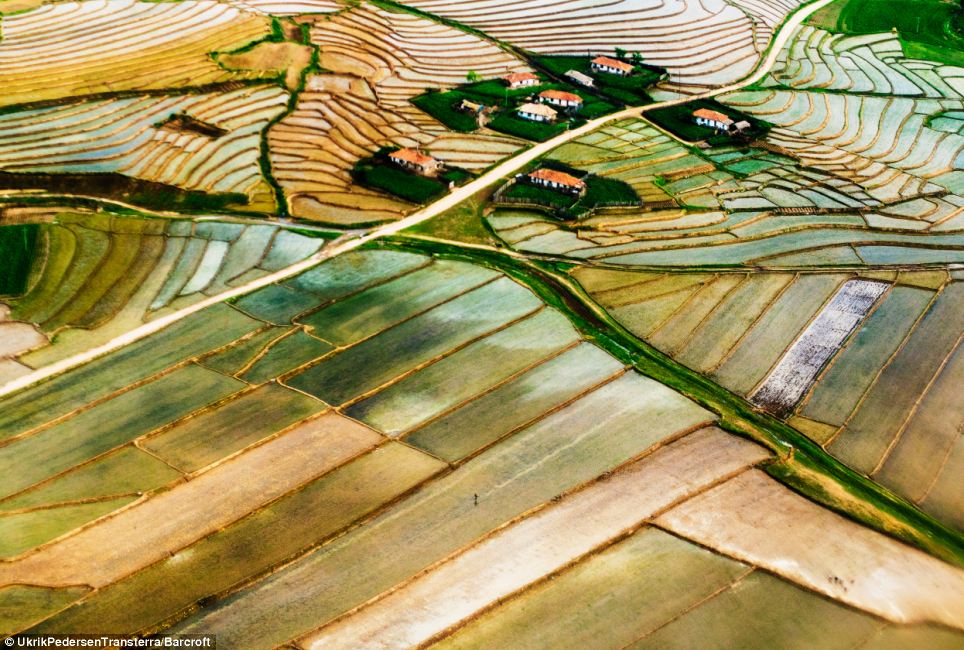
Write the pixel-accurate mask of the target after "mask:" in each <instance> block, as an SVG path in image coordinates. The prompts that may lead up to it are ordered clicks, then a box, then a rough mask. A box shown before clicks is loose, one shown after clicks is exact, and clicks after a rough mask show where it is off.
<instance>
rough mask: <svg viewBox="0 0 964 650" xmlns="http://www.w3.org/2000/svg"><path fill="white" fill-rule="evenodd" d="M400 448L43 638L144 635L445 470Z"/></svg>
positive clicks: (59, 620)
mask: <svg viewBox="0 0 964 650" xmlns="http://www.w3.org/2000/svg"><path fill="white" fill-rule="evenodd" d="M443 467H444V464H443V463H441V462H439V461H437V460H435V459H432V458H430V457H429V456H427V455H425V454H422V453H419V452H417V451H415V450H412V449H410V448H408V447H405V446H403V445H400V444H397V443H389V444H387V445H384V446H382V447H378V448H377V449H375V450H374V451H372V452H370V453H368V454H365V455H363V456H361V457H359V458H357V459H355V460H353V461H351V462H349V463H347V464H345V465H343V466H341V467H339V468H337V469H335V470H333V471H332V472H329V473H328V474H325V475H324V476H322V477H320V478H318V479H316V480H314V481H313V482H311V483H308V484H307V485H305V487H304V488H302V489H301V490H299V491H297V492H294V493H291V494H289V495H287V496H285V497H283V498H281V499H280V500H278V501H276V502H275V503H273V504H271V505H269V506H267V507H266V508H264V509H263V510H260V511H258V512H257V513H255V514H254V515H252V516H250V517H247V518H245V519H243V520H241V521H239V522H237V523H236V524H234V525H231V526H228V527H227V528H225V529H224V530H221V531H219V532H217V533H215V534H214V535H211V536H210V537H208V538H205V539H204V540H202V541H200V542H198V543H197V544H194V545H193V546H190V547H188V548H186V549H184V550H183V551H181V552H179V553H175V554H174V555H173V556H171V557H170V558H169V559H166V560H163V561H162V562H159V563H158V564H155V565H152V566H150V567H148V568H147V569H144V570H143V571H140V572H138V573H135V574H134V575H132V576H130V577H129V578H126V579H123V580H121V581H120V582H118V583H115V584H113V585H111V586H109V587H107V588H105V589H102V590H100V591H98V592H97V593H96V594H94V595H93V596H92V597H90V598H87V599H85V600H84V602H83V603H81V604H79V605H78V606H76V607H74V608H72V609H70V610H68V611H66V612H64V613H62V614H61V615H59V616H56V617H54V618H53V619H51V620H49V621H47V622H45V623H44V624H42V625H41V626H39V627H38V628H37V629H36V630H34V631H35V632H37V633H44V634H67V633H77V632H80V631H82V630H90V631H96V633H98V634H111V633H116V634H121V633H125V632H129V631H130V630H144V629H147V628H149V627H151V626H153V625H156V624H158V623H159V622H160V621H162V620H164V619H166V618H167V617H169V616H172V615H174V614H176V613H177V612H179V611H181V610H182V609H184V608H186V607H189V606H190V605H193V604H194V603H195V602H196V601H198V600H200V599H201V598H204V597H207V596H210V595H212V594H216V593H219V592H222V591H224V590H226V589H228V588H230V587H231V586H233V585H236V584H239V583H241V582H243V581H245V580H247V579H249V578H250V577H252V576H254V575H257V574H259V573H261V572H263V571H265V570H268V569H270V568H272V567H274V566H276V565H277V564H279V563H281V562H284V561H285V560H287V559H288V558H290V557H292V556H293V555H295V554H297V553H298V552H300V551H302V550H304V549H306V548H309V547H310V546H311V545H313V544H317V543H319V542H321V541H322V540H324V539H325V538H326V537H329V536H331V535H333V534H335V533H337V532H338V531H339V530H342V529H343V528H345V527H346V526H349V525H351V524H352V523H353V522H355V521H356V520H358V519H359V518H361V517H363V516H365V515H366V514H368V513H370V512H371V511H373V510H374V509H376V508H378V507H379V506H380V505H382V504H384V503H386V502H388V501H391V500H392V499H394V498H396V497H398V496H399V495H401V494H403V493H404V492H406V491H407V490H409V489H411V488H413V487H414V486H416V485H418V484H419V483H420V482H422V481H424V480H425V479H427V478H429V477H430V476H431V475H432V474H434V473H436V472H438V471H440V470H441V469H442V468H443Z"/></svg>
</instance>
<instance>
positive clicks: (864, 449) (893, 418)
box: [829, 283, 964, 472]
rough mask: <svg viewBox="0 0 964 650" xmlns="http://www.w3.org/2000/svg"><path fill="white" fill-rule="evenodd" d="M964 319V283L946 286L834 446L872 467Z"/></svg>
mask: <svg viewBox="0 0 964 650" xmlns="http://www.w3.org/2000/svg"><path fill="white" fill-rule="evenodd" d="M962 322H964V283H959V284H957V283H955V284H952V285H950V286H948V287H947V288H946V289H944V291H943V292H941V295H940V296H939V297H938V299H937V302H936V303H935V304H934V305H933V306H932V307H931V309H930V310H929V311H928V313H927V315H925V316H924V318H923V319H922V320H921V322H920V324H919V325H918V326H917V329H916V331H915V332H914V335H913V336H912V337H911V338H910V340H909V341H908V342H907V344H906V345H905V346H904V347H903V348H902V349H901V350H900V351H899V352H898V353H897V355H896V356H895V357H894V359H893V360H892V361H891V363H890V364H889V365H888V366H887V367H886V368H884V370H883V371H882V372H881V374H880V376H879V377H878V378H877V380H876V381H875V382H874V385H873V386H872V387H871V388H870V390H869V392H868V393H867V396H866V398H865V399H864V401H863V402H862V403H861V405H860V409H859V410H858V411H857V413H856V415H855V416H854V417H853V418H852V419H851V420H850V422H849V423H848V424H847V426H846V427H845V428H844V429H843V430H842V431H841V433H840V434H839V435H838V436H837V438H835V439H834V440H833V442H832V443H831V444H830V446H829V450H830V451H831V453H833V454H834V455H835V456H837V457H838V458H840V459H841V460H843V461H845V462H847V463H848V464H850V465H851V466H853V467H856V468H858V469H860V470H862V471H865V472H870V471H872V470H873V469H874V468H875V467H876V466H877V465H878V463H879V462H880V461H881V460H882V458H883V455H884V454H885V453H886V451H887V449H888V447H889V446H890V444H891V442H892V441H893V439H894V436H895V435H896V434H897V433H898V431H899V430H900V427H901V425H902V424H903V422H904V420H905V419H906V418H907V417H908V415H909V414H910V411H911V409H912V408H914V406H915V404H916V402H917V400H918V399H919V397H920V395H921V394H922V393H923V392H924V390H925V389H926V388H927V385H928V383H930V381H931V380H932V379H933V378H934V376H935V373H936V372H937V371H938V370H939V369H940V368H941V365H942V364H943V363H944V362H945V360H946V359H947V357H948V355H949V354H951V352H952V351H953V350H954V348H955V346H956V345H957V342H958V340H959V338H960V331H959V330H958V329H956V328H953V327H948V324H949V323H962Z"/></svg>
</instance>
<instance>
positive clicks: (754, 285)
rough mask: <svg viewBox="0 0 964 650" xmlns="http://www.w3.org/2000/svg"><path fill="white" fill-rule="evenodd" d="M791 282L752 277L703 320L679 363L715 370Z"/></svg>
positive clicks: (775, 277) (784, 277)
mask: <svg viewBox="0 0 964 650" xmlns="http://www.w3.org/2000/svg"><path fill="white" fill-rule="evenodd" d="M792 280H793V276H792V275H785V274H760V275H753V276H750V277H749V278H748V279H747V280H746V282H744V283H743V284H741V285H740V286H738V287H737V288H735V289H734V290H733V291H732V292H731V293H730V294H729V295H728V296H727V297H726V300H725V301H724V302H723V303H721V304H720V305H718V306H717V308H716V310H714V312H713V313H712V314H710V315H709V316H708V317H707V319H706V320H705V321H703V323H702V324H701V325H700V327H699V328H698V329H697V330H696V332H694V334H693V338H692V340H691V342H690V343H689V344H688V345H685V346H684V347H683V348H682V349H681V350H680V353H679V357H678V360H679V361H680V362H682V363H684V364H686V365H687V366H689V367H691V368H693V369H695V370H699V371H709V370H712V369H714V368H715V367H716V366H717V365H718V364H719V363H720V362H721V361H722V360H723V357H724V356H725V355H726V353H727V352H729V351H730V349H731V348H732V347H733V346H734V345H736V343H737V342H738V341H739V339H740V337H741V336H742V335H743V334H744V333H745V332H746V331H747V329H749V327H750V326H751V325H753V323H754V322H755V321H756V319H757V318H759V317H760V315H762V314H763V312H764V311H765V310H766V309H768V308H769V306H770V303H771V302H772V301H773V300H775V299H776V298H777V296H778V295H780V292H781V291H783V289H784V288H785V287H786V286H787V285H788V284H789V283H790V282H791V281H792Z"/></svg>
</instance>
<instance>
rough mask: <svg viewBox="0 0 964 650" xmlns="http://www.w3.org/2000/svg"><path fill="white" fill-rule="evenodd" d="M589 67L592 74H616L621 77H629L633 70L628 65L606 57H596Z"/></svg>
mask: <svg viewBox="0 0 964 650" xmlns="http://www.w3.org/2000/svg"><path fill="white" fill-rule="evenodd" d="M590 67H591V68H592V69H593V72H608V73H609V74H618V75H619V76H621V77H625V76H627V75H630V74H632V73H633V70H635V68H633V66H632V65H630V64H629V63H626V62H625V61H620V60H619V59H613V58H610V57H608V56H597V57H596V58H595V59H593V60H592V63H590Z"/></svg>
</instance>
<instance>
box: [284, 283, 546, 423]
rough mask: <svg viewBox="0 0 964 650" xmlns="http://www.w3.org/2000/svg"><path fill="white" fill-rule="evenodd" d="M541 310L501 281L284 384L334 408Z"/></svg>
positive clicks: (527, 296) (517, 288)
mask: <svg viewBox="0 0 964 650" xmlns="http://www.w3.org/2000/svg"><path fill="white" fill-rule="evenodd" d="M540 304H541V303H540V302H539V301H538V299H536V297H535V296H533V295H532V294H531V293H529V292H528V291H527V290H525V289H523V288H522V287H521V286H519V285H518V284H516V283H514V282H513V281H511V280H509V279H508V278H501V279H498V280H496V281H495V282H492V283H490V284H487V285H485V286H483V287H480V288H478V289H475V290H474V291H470V292H468V293H465V294H463V295H461V296H459V297H458V298H455V299H454V300H451V301H449V302H447V303H444V304H443V305H440V306H439V307H437V308H436V309H433V310H431V311H428V312H426V313H424V314H421V315H420V316H416V317H415V318H412V319H410V320H407V321H405V322H404V323H401V324H400V325H398V326H396V327H392V328H390V329H388V330H385V331H383V332H382V333H380V334H379V335H377V336H373V337H371V338H369V339H366V340H365V341H363V342H362V343H360V344H358V345H356V346H354V347H351V348H348V349H346V350H344V351H342V352H339V353H338V354H335V355H333V356H330V357H328V358H327V359H325V360H324V361H323V362H322V363H320V364H318V365H316V366H313V367H311V368H309V369H307V370H305V371H304V372H302V373H300V374H297V375H295V376H294V377H292V378H290V379H288V380H286V382H285V383H287V384H288V385H290V386H292V387H293V388H297V389H298V390H302V391H305V392H307V393H310V394H312V395H315V396H317V397H318V398H320V399H322V400H325V401H326V402H328V403H329V404H332V405H339V404H343V403H345V402H347V401H348V400H350V399H352V398H355V397H358V396H360V395H362V394H363V393H365V392H367V391H370V390H372V389H375V388H378V387H379V386H381V385H382V384H384V383H385V382H387V381H390V380H392V379H394V378H396V377H398V376H399V375H401V374H403V373H405V372H406V371H408V370H411V369H412V368H413V367H415V366H418V365H420V364H422V363H426V362H428V361H430V360H432V359H433V358H435V357H436V356H437V355H439V354H443V353H445V352H448V351H450V350H452V349H453V348H455V347H457V346H459V345H463V344H465V343H468V342H470V341H472V340H473V339H475V338H476V337H479V336H483V335H485V334H488V333H489V332H491V331H492V330H494V329H497V328H499V327H502V326H504V325H507V324H509V323H511V322H512V321H514V320H516V319H518V318H522V317H523V316H526V315H527V314H530V313H532V312H534V311H535V310H536V309H538V308H539V307H540Z"/></svg>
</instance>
